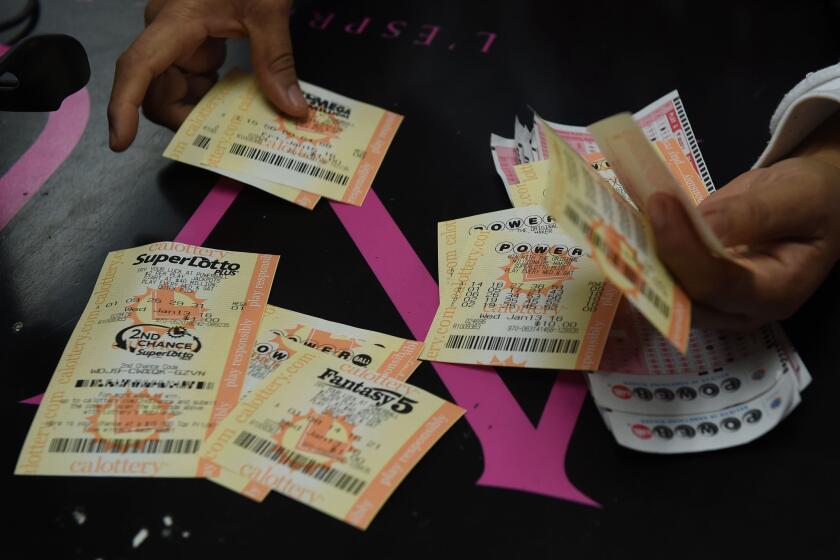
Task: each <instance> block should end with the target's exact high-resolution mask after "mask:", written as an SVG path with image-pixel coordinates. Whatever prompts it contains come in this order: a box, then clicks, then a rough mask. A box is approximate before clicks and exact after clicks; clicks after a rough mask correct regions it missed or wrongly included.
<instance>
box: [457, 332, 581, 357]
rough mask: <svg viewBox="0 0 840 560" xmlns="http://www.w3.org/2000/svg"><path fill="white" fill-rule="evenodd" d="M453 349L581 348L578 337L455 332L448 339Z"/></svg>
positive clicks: (563, 351) (558, 350) (550, 350)
mask: <svg viewBox="0 0 840 560" xmlns="http://www.w3.org/2000/svg"><path fill="white" fill-rule="evenodd" d="M445 346H446V348H451V349H453V350H493V351H494V352H495V351H504V352H545V353H549V354H574V353H576V352H577V351H578V348H580V340H578V339H576V338H525V337H519V336H482V335H472V334H469V335H464V334H453V335H450V336H449V338H448V339H447V340H446V345H445Z"/></svg>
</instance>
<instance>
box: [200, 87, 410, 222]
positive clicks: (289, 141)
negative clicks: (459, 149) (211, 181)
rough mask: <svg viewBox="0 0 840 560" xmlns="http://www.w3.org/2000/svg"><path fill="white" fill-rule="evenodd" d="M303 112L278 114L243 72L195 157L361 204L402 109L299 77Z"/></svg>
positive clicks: (228, 168) (340, 199)
mask: <svg viewBox="0 0 840 560" xmlns="http://www.w3.org/2000/svg"><path fill="white" fill-rule="evenodd" d="M300 86H301V89H302V90H303V94H304V97H305V98H306V100H307V102H308V103H309V106H310V109H309V116H308V117H307V118H306V119H304V120H293V119H288V118H285V117H282V116H280V115H278V114H277V112H276V110H275V109H274V108H273V107H272V106H271V105H270V103H269V102H268V101H267V100H266V99H265V98H264V97H263V96H262V95H261V94H260V92H259V86H258V84H257V81H256V78H254V77H253V76H251V75H249V76H248V77H247V80H246V82H245V84H244V85H243V86H242V87H241V88H239V89H238V91H237V95H236V97H235V98H234V101H233V102H232V103H231V104H230V105H229V107H230V113H229V114H228V115H227V117H226V119H225V121H224V123H223V124H222V127H221V130H220V133H219V135H218V138H217V140H216V141H214V142H213V143H212V146H210V148H209V149H208V151H207V154H205V156H204V159H203V160H202V164H204V165H208V166H210V167H213V168H220V169H225V170H227V171H231V172H234V173H240V174H245V175H248V176H255V177H260V178H262V179H267V180H271V181H276V182H279V183H282V184H284V185H289V186H292V187H295V188H298V189H302V190H305V191H308V192H311V193H315V194H319V195H322V196H325V197H327V198H331V199H333V200H337V201H340V202H346V203H349V204H353V205H356V206H360V205H361V204H362V202H363V201H364V199H365V196H366V195H367V192H368V190H369V189H370V186H371V184H372V182H373V178H374V176H375V175H376V173H377V171H378V170H379V167H380V165H381V163H382V160H383V158H384V157H385V153H386V152H387V151H388V147H389V146H390V144H391V140H392V139H393V138H394V135H395V134H396V132H397V128H398V127H399V125H400V123H401V122H402V116H400V115H397V114H396V113H392V112H390V111H386V110H384V109H380V108H379V107H374V106H373V105H368V104H367V103H362V102H359V101H355V100H353V99H350V98H347V97H344V96H341V95H338V94H336V93H333V92H331V91H328V90H326V89H323V88H320V87H318V86H315V85H312V84H307V83H305V82H300Z"/></svg>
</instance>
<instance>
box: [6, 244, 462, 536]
mask: <svg viewBox="0 0 840 560" xmlns="http://www.w3.org/2000/svg"><path fill="white" fill-rule="evenodd" d="M278 262H279V257H277V256H275V255H267V254H250V253H241V252H235V251H225V250H217V249H210V248H205V247H197V246H193V245H187V244H184V243H177V242H161V243H152V244H149V245H144V246H142V247H137V248H134V249H126V250H120V251H114V252H111V253H109V254H108V256H107V258H106V260H105V263H104V265H103V267H102V270H101V272H100V274H99V277H98V279H97V281H96V285H95V286H94V290H93V294H92V295H91V298H90V300H89V302H88V304H87V306H86V308H85V310H84V312H83V313H82V316H81V318H80V320H79V322H78V324H77V325H76V328H75V329H74V331H73V334H72V335H71V338H70V341H69V342H68V344H67V347H66V348H65V350H64V353H63V355H62V357H61V359H60V361H59V364H58V366H57V368H56V371H55V373H54V374H53V377H52V380H51V381H50V384H49V386H48V388H47V391H46V393H45V395H44V397H43V400H42V402H41V405H40V406H39V408H38V412H37V413H36V416H35V419H34V421H33V423H32V426H31V428H30V430H29V433H28V435H27V438H26V441H25V442H24V445H23V449H22V451H21V453H20V457H19V459H18V463H17V468H16V470H15V472H16V474H19V475H61V476H120V477H122V476H129V477H203V478H207V479H209V480H211V481H212V482H215V483H217V484H219V485H221V486H223V487H226V488H229V489H231V490H234V491H236V492H238V493H240V494H242V495H244V496H247V497H249V498H251V499H254V500H258V501H259V500H262V499H264V498H265V497H266V496H267V495H268V494H269V493H270V491H271V490H275V491H277V492H279V493H281V494H284V495H285V496H288V497H290V498H293V499H295V500H298V501H300V502H302V503H304V504H306V505H308V506H311V507H313V508H315V509H318V510H319V511H322V512H325V513H327V514H329V515H332V516H334V517H337V518H339V519H341V520H342V521H345V522H347V523H349V524H351V525H353V526H356V527H358V528H361V529H364V528H366V527H367V526H368V525H369V524H370V522H371V521H372V519H373V517H374V516H375V515H376V513H377V512H378V511H379V509H380V508H381V507H382V505H383V504H384V502H385V501H386V500H387V498H388V497H389V496H390V495H391V493H392V492H393V491H394V490H395V489H396V487H397V486H398V485H399V483H400V482H401V481H402V480H403V479H404V478H405V476H406V475H407V474H408V473H409V471H410V470H411V469H412V468H413V467H414V466H415V465H416V464H417V463H418V461H419V460H420V459H421V458H422V457H423V456H424V455H425V454H426V452H427V451H428V450H429V448H430V447H431V446H432V445H434V443H435V442H436V441H437V440H438V439H439V438H440V437H441V436H442V435H443V434H444V433H445V432H446V431H447V430H448V429H449V428H450V427H451V426H452V424H453V423H454V422H456V421H457V420H458V418H460V416H461V415H462V414H463V410H461V409H460V408H458V407H457V406H455V405H453V404H450V403H448V402H446V401H444V400H442V399H440V398H439V397H436V396H434V395H432V394H430V393H428V392H426V391H424V390H422V389H420V388H418V387H415V386H413V385H409V384H408V383H407V382H406V379H407V378H408V377H409V376H410V375H411V374H412V373H413V371H414V370H415V369H416V367H417V366H418V365H419V364H420V363H421V362H420V361H418V355H419V353H420V351H421V349H422V343H420V342H417V341H413V340H406V339H402V338H399V337H395V336H391V335H387V334H383V333H378V332H374V331H369V330H366V329H359V328H356V327H351V326H348V325H342V324H340V323H335V322H332V321H328V320H325V319H320V318H317V317H312V316H310V315H306V314H303V313H299V312H296V311H292V310H288V309H283V308H280V307H274V306H270V305H268V304H267V301H268V296H269V292H270V291H271V287H272V282H273V279H274V274H275V270H276V268H277V265H278Z"/></svg>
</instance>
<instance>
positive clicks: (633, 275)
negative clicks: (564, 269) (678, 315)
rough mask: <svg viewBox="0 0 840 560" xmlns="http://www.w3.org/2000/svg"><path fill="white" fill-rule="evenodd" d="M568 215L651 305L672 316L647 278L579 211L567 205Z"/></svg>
mask: <svg viewBox="0 0 840 560" xmlns="http://www.w3.org/2000/svg"><path fill="white" fill-rule="evenodd" d="M565 213H566V217H567V218H569V220H570V221H571V222H572V223H573V224H574V225H575V226H576V227H577V228H578V229H579V230H580V231H581V233H583V234H584V235H585V236H586V238H587V239H588V240H589V241H590V242H591V243H592V244H593V245H594V246H595V248H596V249H598V250H599V251H601V252H602V253H604V254H605V255H606V256H607V259H608V260H609V261H610V263H611V264H612V265H613V266H614V267H615V268H617V269H618V271H619V272H620V273H621V275H622V276H624V277H625V278H626V279H627V280H629V281H630V282H631V283H632V284H633V286H635V287H636V288H637V289H638V290H639V292H640V293H641V294H642V296H644V298H645V299H646V300H648V301H649V302H650V303H651V305H653V306H654V307H655V308H656V309H657V311H659V312H660V313H662V315H664V316H665V317H670V315H671V306H670V305H668V304H667V303H665V301H664V300H663V299H662V298H661V297H659V294H657V293H656V292H655V291H654V290H653V289H652V288H651V287H650V286H649V285H648V283H647V282H645V279H644V278H642V277H641V276H639V274H638V272H636V271H635V270H633V269H632V268H630V266H628V264H627V263H626V262H625V261H624V259H623V258H621V255H619V254H618V253H617V252H615V251H614V250H613V248H612V247H610V246H609V245H608V244H607V242H606V241H604V238H603V237H602V236H601V234H600V233H598V232H596V231H594V230H593V229H592V227H591V226H590V225H589V224H587V223H585V222H584V221H583V220H581V219H580V216H579V215H578V213H577V212H576V211H575V210H574V208H572V207H571V206H567V207H566V212H565Z"/></svg>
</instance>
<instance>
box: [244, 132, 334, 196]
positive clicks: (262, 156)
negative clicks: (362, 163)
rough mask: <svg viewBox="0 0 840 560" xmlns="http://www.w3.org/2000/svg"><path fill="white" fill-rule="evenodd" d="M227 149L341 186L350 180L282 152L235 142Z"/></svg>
mask: <svg viewBox="0 0 840 560" xmlns="http://www.w3.org/2000/svg"><path fill="white" fill-rule="evenodd" d="M229 151H230V153H232V154H233V155H236V156H241V157H245V158H248V159H253V160H255V161H261V162H263V163H267V164H269V165H274V166H276V167H282V168H284V169H288V170H290V171H294V172H295V173H300V174H301V175H309V176H310V177H315V178H316V179H322V180H324V181H329V182H331V183H335V184H337V185H341V186H344V185H346V184H347V182H348V181H349V180H350V177H349V176H348V175H343V174H341V173H338V172H336V171H331V170H329V169H324V168H323V167H318V166H317V165H312V164H311V163H307V162H305V161H301V160H299V159H294V158H291V157H289V156H284V155H282V154H277V153H273V152H268V151H266V150H261V149H259V148H254V147H252V146H246V145H244V144H239V143H237V142H234V143H233V144H231V146H230V150H229Z"/></svg>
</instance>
